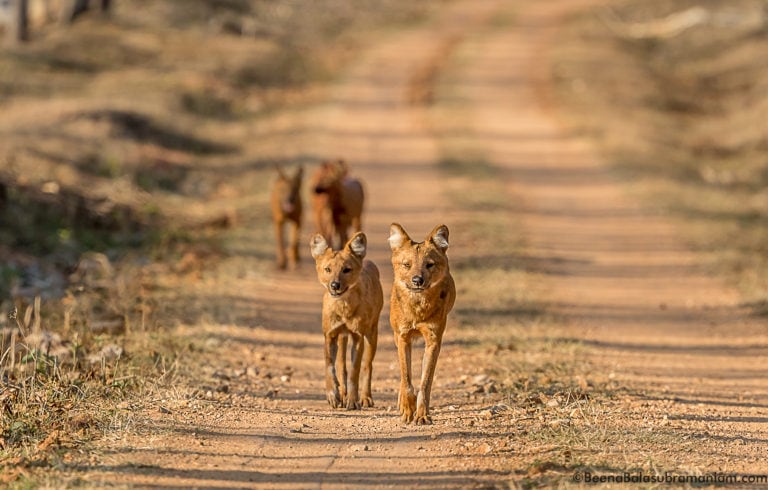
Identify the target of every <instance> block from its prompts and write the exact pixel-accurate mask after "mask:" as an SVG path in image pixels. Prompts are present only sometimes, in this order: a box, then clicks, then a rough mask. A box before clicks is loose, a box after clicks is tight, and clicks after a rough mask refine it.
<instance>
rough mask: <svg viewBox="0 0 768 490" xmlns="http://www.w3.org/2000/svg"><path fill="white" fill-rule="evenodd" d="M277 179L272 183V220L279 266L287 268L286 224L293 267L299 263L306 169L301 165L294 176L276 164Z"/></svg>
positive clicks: (289, 253)
mask: <svg viewBox="0 0 768 490" xmlns="http://www.w3.org/2000/svg"><path fill="white" fill-rule="evenodd" d="M275 169H276V170H277V179H276V180H275V182H274V184H273V185H272V195H271V197H270V205H271V208H272V221H273V223H274V227H275V240H276V241H277V255H276V258H277V267H278V268H280V269H285V268H286V264H287V262H288V260H287V257H286V246H285V237H284V231H285V230H284V228H285V225H286V224H288V225H290V238H289V248H288V255H290V262H291V267H294V268H295V267H296V266H297V265H298V264H299V230H300V229H301V215H302V202H301V182H302V177H303V175H304V169H303V168H302V167H299V168H298V169H296V172H295V173H294V174H293V175H292V176H288V175H286V174H285V172H283V169H282V168H280V166H275Z"/></svg>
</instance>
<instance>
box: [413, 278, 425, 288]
mask: <svg viewBox="0 0 768 490" xmlns="http://www.w3.org/2000/svg"><path fill="white" fill-rule="evenodd" d="M411 282H412V283H413V285H414V286H416V287H419V288H420V287H421V286H423V285H424V278H423V277H421V276H413V277H412V278H411Z"/></svg>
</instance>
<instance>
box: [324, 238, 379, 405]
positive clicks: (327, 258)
mask: <svg viewBox="0 0 768 490" xmlns="http://www.w3.org/2000/svg"><path fill="white" fill-rule="evenodd" d="M366 248H367V239H366V237H365V234H364V233H361V232H358V233H356V234H355V235H354V236H353V237H352V238H351V239H350V240H349V242H347V244H346V245H345V246H344V248H343V249H342V250H340V251H338V252H337V251H334V250H332V249H331V248H330V246H329V244H328V242H327V240H326V239H325V237H323V236H322V235H320V234H317V235H315V236H314V237H313V238H312V241H311V243H310V250H311V252H312V257H314V258H315V263H316V268H317V278H318V280H319V281H320V284H322V285H323V287H324V288H325V294H324V295H323V335H324V336H325V388H326V397H327V399H328V403H330V404H331V407H333V408H338V407H341V406H344V407H346V408H347V409H348V410H354V409H359V408H360V407H361V406H363V407H372V406H373V398H372V397H371V375H372V374H373V358H374V356H375V355H376V343H377V341H378V333H379V330H378V327H379V314H380V313H381V308H382V306H383V304H384V294H383V293H382V290H381V283H380V280H379V270H378V269H377V268H376V265H374V263H373V262H371V261H369V260H363V259H364V257H365V252H366ZM347 337H350V338H351V339H352V348H351V349H350V362H351V369H350V371H349V374H347V368H346V348H347ZM361 368H362V387H360V385H359V381H360V377H361ZM361 388H362V389H361ZM360 391H362V394H361V395H360V393H359V392H360Z"/></svg>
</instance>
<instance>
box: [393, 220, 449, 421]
mask: <svg viewBox="0 0 768 490" xmlns="http://www.w3.org/2000/svg"><path fill="white" fill-rule="evenodd" d="M389 244H390V247H391V248H392V267H393V269H394V282H393V284H392V298H391V305H390V318H389V321H390V324H391V326H392V330H393V332H394V337H395V345H396V346H397V355H398V359H399V362H400V391H399V395H398V406H399V409H400V415H401V417H402V420H403V422H406V423H408V422H411V421H413V422H415V423H416V424H431V423H432V418H431V417H430V416H429V398H430V393H431V391H432V380H433V378H434V375H435V368H436V366H437V358H438V355H439V354H440V346H441V344H442V340H443V332H444V331H445V323H446V319H447V316H448V312H449V311H451V308H453V303H454V301H455V299H456V287H455V285H454V282H453V277H452V276H451V272H450V270H449V267H448V256H447V255H446V250H447V249H448V228H447V227H446V226H445V225H439V226H436V227H435V229H434V230H432V232H431V233H430V234H429V235H428V236H427V238H426V240H425V241H424V242H414V241H413V240H411V238H410V237H409V236H408V234H407V233H406V232H405V230H404V229H403V227H402V226H400V225H399V224H397V223H393V224H392V226H391V227H390V236H389ZM417 335H421V336H422V337H423V338H424V342H425V347H424V358H423V362H422V373H421V383H420V384H419V391H418V394H416V393H414V391H413V384H412V382H411V345H412V341H413V338H414V337H416V336H417Z"/></svg>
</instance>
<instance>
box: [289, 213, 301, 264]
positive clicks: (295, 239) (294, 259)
mask: <svg viewBox="0 0 768 490" xmlns="http://www.w3.org/2000/svg"><path fill="white" fill-rule="evenodd" d="M299 228H300V225H299V223H297V222H295V221H291V237H290V241H291V248H290V251H291V267H293V268H296V267H298V265H299Z"/></svg>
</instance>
